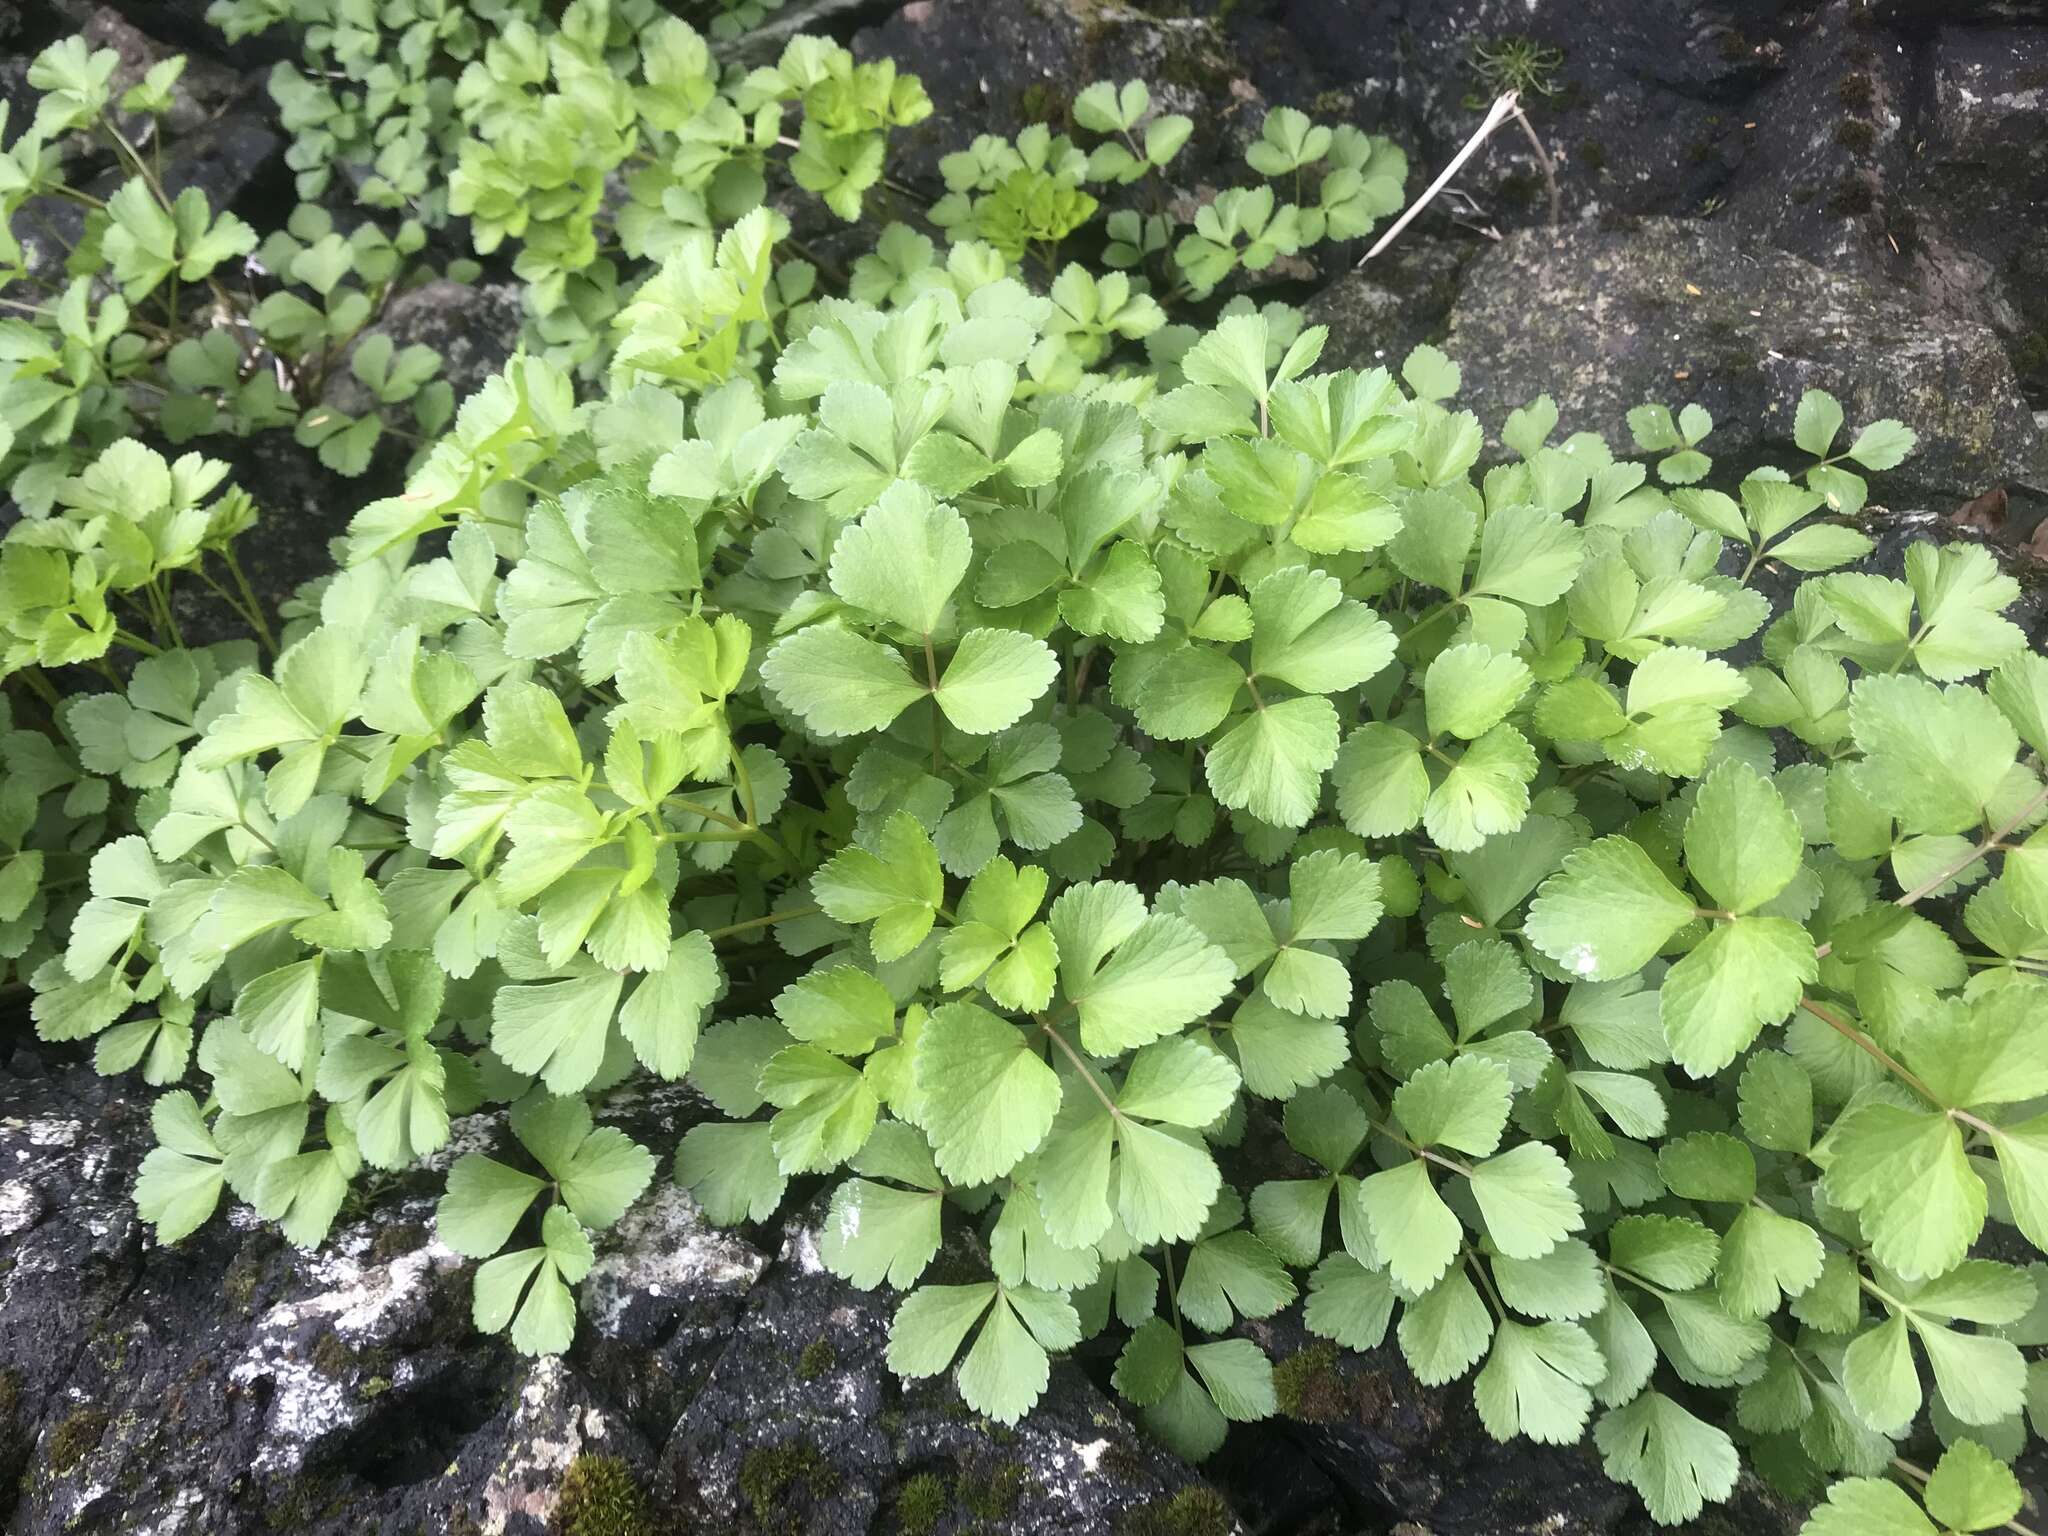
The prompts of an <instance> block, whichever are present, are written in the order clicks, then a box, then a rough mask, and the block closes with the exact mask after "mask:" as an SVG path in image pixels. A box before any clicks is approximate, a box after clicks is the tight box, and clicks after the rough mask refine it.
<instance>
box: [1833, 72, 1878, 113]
mask: <svg viewBox="0 0 2048 1536" xmlns="http://www.w3.org/2000/svg"><path fill="white" fill-rule="evenodd" d="M1876 99H1877V88H1876V87H1875V86H1873V85H1872V84H1871V83H1870V76H1868V75H1844V76H1842V78H1841V81H1840V82H1839V83H1838V84H1837V85H1836V86H1835V100H1837V101H1839V102H1840V103H1841V104H1842V105H1843V106H1845V107H1847V108H1848V109H1849V110H1850V111H1852V112H1860V111H1862V110H1863V109H1864V108H1865V107H1867V106H1869V105H1870V104H1871V102H1873V101H1874V100H1876Z"/></svg>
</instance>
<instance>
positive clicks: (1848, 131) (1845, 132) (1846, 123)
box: [1835, 117, 1877, 155]
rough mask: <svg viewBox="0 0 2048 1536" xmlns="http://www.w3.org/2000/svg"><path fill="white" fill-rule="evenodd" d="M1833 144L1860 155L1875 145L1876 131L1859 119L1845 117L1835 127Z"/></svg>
mask: <svg viewBox="0 0 2048 1536" xmlns="http://www.w3.org/2000/svg"><path fill="white" fill-rule="evenodd" d="M1835 142H1836V143H1837V144H1839V145H1841V146H1842V148H1844V149H1847V150H1852V151H1854V152H1855V153H1856V154H1859V155H1860V154H1863V153H1865V152H1866V151H1868V150H1869V149H1870V148H1871V147H1872V146H1873V145H1875V144H1876V143H1877V129H1876V128H1874V127H1872V126H1871V125H1870V124H1869V123H1866V122H1865V121H1863V119H1862V118H1860V117H1845V118H1843V119H1842V121H1841V122H1839V123H1837V124H1836V125H1835Z"/></svg>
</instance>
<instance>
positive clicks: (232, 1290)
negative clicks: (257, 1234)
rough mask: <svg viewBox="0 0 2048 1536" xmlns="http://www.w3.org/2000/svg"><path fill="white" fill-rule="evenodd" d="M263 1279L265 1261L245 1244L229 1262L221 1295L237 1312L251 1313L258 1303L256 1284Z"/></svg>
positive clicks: (223, 1279)
mask: <svg viewBox="0 0 2048 1536" xmlns="http://www.w3.org/2000/svg"><path fill="white" fill-rule="evenodd" d="M262 1278H263V1261H262V1260H261V1259H259V1258H257V1257H256V1256H255V1255H254V1254H252V1253H251V1252H250V1251H249V1244H247V1243H244V1244H243V1245H242V1247H241V1248H240V1249H238V1250H237V1251H236V1253H235V1256H234V1257H233V1258H232V1259H230V1260H229V1261H228V1267H227V1270H226V1272H225V1273H224V1274H222V1276H221V1277H220V1293H221V1295H222V1296H223V1297H224V1298H225V1299H226V1301H227V1303H228V1305H229V1306H231V1307H233V1308H234V1309H235V1310H236V1311H237V1312H244V1313H246V1312H249V1311H252V1310H253V1309H254V1306H255V1302H256V1283H257V1282H258V1281H259V1280H261V1279H262Z"/></svg>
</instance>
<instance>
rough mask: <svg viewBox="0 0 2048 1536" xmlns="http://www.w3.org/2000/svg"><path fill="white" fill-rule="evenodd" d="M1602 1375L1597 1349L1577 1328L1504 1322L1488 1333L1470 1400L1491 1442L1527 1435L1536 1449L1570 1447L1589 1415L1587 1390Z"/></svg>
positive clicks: (1602, 1362) (1603, 1365) (1590, 1401)
mask: <svg viewBox="0 0 2048 1536" xmlns="http://www.w3.org/2000/svg"><path fill="white" fill-rule="evenodd" d="M1606 1374H1607V1362H1606V1361H1605V1360H1604V1359H1603V1358H1602V1357H1601V1354H1600V1350H1599V1348H1598V1346H1596V1345H1595V1344H1594V1343H1593V1340H1592V1339H1591V1338H1590V1337H1589V1336H1588V1335H1587V1333H1586V1330H1585V1329H1583V1328H1581V1327H1579V1326H1578V1325H1577V1324H1575V1323H1556V1322H1552V1323H1537V1324H1535V1325H1534V1326H1530V1325H1528V1324H1524V1323H1518V1322H1515V1321H1513V1320H1512V1319H1508V1320H1505V1321H1503V1322H1502V1323H1501V1324H1500V1326H1499V1327H1498V1328H1497V1329H1495V1330H1494V1335H1493V1349H1492V1351H1491V1352H1490V1353H1489V1354H1488V1355H1487V1358H1486V1364H1485V1365H1484V1366H1483V1367H1481V1369H1480V1372H1479V1374H1478V1376H1477V1377H1475V1378H1474V1379H1473V1382H1472V1398H1473V1401H1474V1403H1475V1404H1477V1406H1478V1408H1479V1421H1480V1423H1482V1424H1484V1425H1485V1426H1486V1432H1487V1433H1488V1434H1490V1435H1492V1436H1493V1437H1494V1439H1496V1440H1511V1439H1513V1438H1514V1437H1515V1436H1516V1435H1527V1436H1528V1437H1529V1438H1530V1439H1531V1440H1534V1441H1537V1442H1538V1443H1539V1444H1544V1445H1572V1444H1574V1443H1576V1442H1577V1440H1578V1438H1579V1436H1580V1435H1582V1434H1583V1433H1585V1429H1586V1419H1587V1416H1588V1415H1589V1414H1590V1413H1591V1412H1592V1409H1593V1394H1592V1392H1591V1391H1590V1390H1588V1389H1589V1388H1591V1387H1594V1386H1597V1385H1598V1384H1599V1382H1600V1380H1601V1378H1602V1377H1604V1376H1605V1375H1606Z"/></svg>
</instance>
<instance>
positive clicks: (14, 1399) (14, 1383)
mask: <svg viewBox="0 0 2048 1536" xmlns="http://www.w3.org/2000/svg"><path fill="white" fill-rule="evenodd" d="M20 1411H21V1372H19V1371H17V1370H14V1369H12V1368H10V1369H8V1370H4V1371H0V1429H4V1428H6V1427H7V1426H8V1425H11V1424H12V1423H13V1422H14V1416H15V1414H17V1413H19V1412H20Z"/></svg>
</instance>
